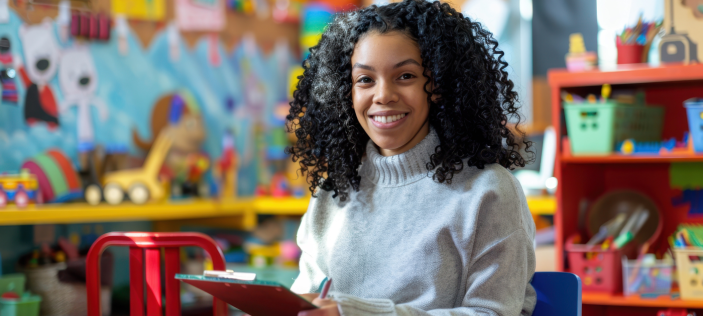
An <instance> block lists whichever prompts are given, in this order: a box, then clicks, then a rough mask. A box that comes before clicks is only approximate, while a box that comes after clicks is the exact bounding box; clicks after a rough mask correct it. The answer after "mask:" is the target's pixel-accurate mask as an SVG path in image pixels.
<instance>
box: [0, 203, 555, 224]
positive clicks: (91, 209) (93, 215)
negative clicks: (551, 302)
mask: <svg viewBox="0 0 703 316" xmlns="http://www.w3.org/2000/svg"><path fill="white" fill-rule="evenodd" d="M309 201H310V200H309V199H308V198H273V197H265V198H249V199H241V200H233V201H222V202H219V203H218V202H215V201H210V200H184V201H171V202H163V203H148V204H145V205H135V204H132V203H123V204H120V205H108V204H100V205H98V206H91V205H88V204H85V203H70V204H69V203H67V204H46V205H41V206H30V207H28V208H26V209H17V208H16V207H14V206H9V207H7V208H5V209H0V225H33V224H62V223H88V222H120V221H138V220H144V221H159V220H177V219H191V218H211V217H225V216H237V215H244V214H246V213H253V214H271V215H303V214H305V212H306V211H307V208H308V204H309ZM527 203H528V206H529V207H530V210H531V211H532V212H533V213H535V214H540V215H549V214H554V210H555V208H556V201H555V200H554V198H553V197H549V196H544V197H541V196H540V197H527Z"/></svg>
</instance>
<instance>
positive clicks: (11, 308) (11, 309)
mask: <svg viewBox="0 0 703 316" xmlns="http://www.w3.org/2000/svg"><path fill="white" fill-rule="evenodd" d="M40 305H41V297H40V296H37V295H31V296H23V297H22V298H21V299H19V300H8V299H4V298H0V316H39V306H40Z"/></svg>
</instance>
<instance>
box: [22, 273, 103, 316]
mask: <svg viewBox="0 0 703 316" xmlns="http://www.w3.org/2000/svg"><path fill="white" fill-rule="evenodd" d="M63 269H66V264H65V263H56V264H48V265H43V266H40V267H38V268H28V269H23V270H22V272H23V273H24V274H25V275H26V276H27V289H28V290H30V291H32V293H35V294H38V295H39V296H41V297H42V302H41V315H42V316H67V315H71V316H85V315H87V314H88V307H87V306H88V298H87V292H86V288H85V284H80V283H64V282H60V281H59V278H58V273H59V270H63ZM100 302H101V307H102V314H103V315H104V316H106V315H110V306H111V302H112V289H111V288H109V287H105V286H103V287H101V289H100Z"/></svg>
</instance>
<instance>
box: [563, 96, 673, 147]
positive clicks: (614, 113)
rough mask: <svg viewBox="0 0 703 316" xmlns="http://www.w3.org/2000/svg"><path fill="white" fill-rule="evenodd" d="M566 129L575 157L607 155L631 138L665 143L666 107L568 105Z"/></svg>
mask: <svg viewBox="0 0 703 316" xmlns="http://www.w3.org/2000/svg"><path fill="white" fill-rule="evenodd" d="M564 112H565V114H566V128H567V131H568V133H569V140H570V144H571V152H572V154H574V155H579V154H585V155H607V154H610V153H612V152H613V150H614V148H615V144H617V143H619V142H622V141H624V140H626V139H628V138H631V139H634V140H636V141H650V142H651V141H661V134H662V123H663V121H664V108H663V107H658V106H644V105H629V104H618V103H616V102H614V101H607V102H603V103H565V104H564Z"/></svg>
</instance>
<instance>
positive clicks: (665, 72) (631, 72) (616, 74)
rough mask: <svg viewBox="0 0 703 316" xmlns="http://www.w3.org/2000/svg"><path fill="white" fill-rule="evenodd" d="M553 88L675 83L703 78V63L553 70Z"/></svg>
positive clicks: (551, 74)
mask: <svg viewBox="0 0 703 316" xmlns="http://www.w3.org/2000/svg"><path fill="white" fill-rule="evenodd" d="M547 77H548V78H549V84H550V85H551V86H552V87H555V86H556V87H560V88H564V87H582V86H599V85H602V84H605V83H609V84H632V83H656V82H676V81H688V80H703V64H696V65H682V64H676V65H666V66H661V67H650V66H648V65H646V64H642V65H638V64H633V65H619V66H618V67H617V68H613V69H599V70H592V71H584V72H569V71H567V70H566V69H552V70H549V73H548V75H547Z"/></svg>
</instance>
